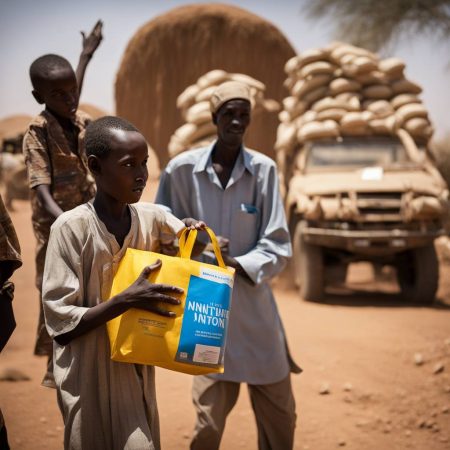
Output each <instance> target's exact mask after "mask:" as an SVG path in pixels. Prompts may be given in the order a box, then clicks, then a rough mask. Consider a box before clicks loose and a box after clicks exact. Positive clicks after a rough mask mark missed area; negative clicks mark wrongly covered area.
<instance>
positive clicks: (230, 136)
mask: <svg viewBox="0 0 450 450" xmlns="http://www.w3.org/2000/svg"><path fill="white" fill-rule="evenodd" d="M250 116H251V105H250V102H248V101H247V100H241V99H235V100H230V101H228V102H226V103H224V104H223V105H222V106H221V107H220V109H219V111H217V113H216V114H213V121H214V123H215V125H216V126H217V135H218V137H219V139H220V140H221V141H222V142H224V143H226V144H228V145H241V144H242V141H243V139H244V133H245V130H246V129H247V127H248V125H249V124H250Z"/></svg>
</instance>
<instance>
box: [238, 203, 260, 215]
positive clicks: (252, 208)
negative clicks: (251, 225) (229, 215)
mask: <svg viewBox="0 0 450 450" xmlns="http://www.w3.org/2000/svg"><path fill="white" fill-rule="evenodd" d="M241 211H243V212H246V213H248V214H257V213H258V208H257V207H256V206H253V205H249V204H248V203H241Z"/></svg>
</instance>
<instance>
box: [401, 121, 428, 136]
mask: <svg viewBox="0 0 450 450" xmlns="http://www.w3.org/2000/svg"><path fill="white" fill-rule="evenodd" d="M429 127H430V122H429V121H428V120H427V119H425V118H424V117H413V118H411V119H408V120H407V121H406V122H405V123H404V124H403V128H404V129H405V130H406V131H407V132H408V133H409V134H410V135H411V136H426V135H427V132H428V129H429Z"/></svg>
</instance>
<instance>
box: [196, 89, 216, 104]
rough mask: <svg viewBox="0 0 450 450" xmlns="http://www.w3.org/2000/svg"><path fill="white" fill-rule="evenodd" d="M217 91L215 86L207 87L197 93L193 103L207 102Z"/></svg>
mask: <svg viewBox="0 0 450 450" xmlns="http://www.w3.org/2000/svg"><path fill="white" fill-rule="evenodd" d="M216 89H217V86H209V87H207V88H205V89H202V90H201V91H199V93H198V94H197V95H196V96H195V102H196V103H200V102H207V101H209V99H210V98H211V96H212V95H213V92H214V91H215V90H216Z"/></svg>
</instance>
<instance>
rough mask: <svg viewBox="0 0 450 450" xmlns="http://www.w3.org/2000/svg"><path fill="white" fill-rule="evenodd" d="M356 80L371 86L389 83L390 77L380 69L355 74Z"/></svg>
mask: <svg viewBox="0 0 450 450" xmlns="http://www.w3.org/2000/svg"><path fill="white" fill-rule="evenodd" d="M355 81H357V82H358V83H360V84H362V85H363V86H370V85H372V84H388V83H389V79H388V77H387V75H386V74H385V73H383V72H380V71H379V70H373V71H372V72H368V73H362V74H358V75H356V76H355Z"/></svg>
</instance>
